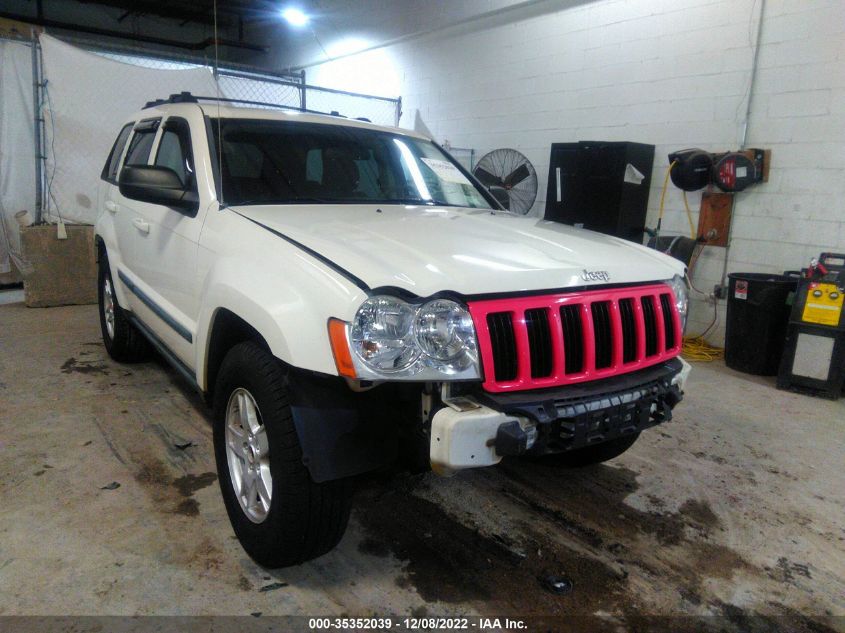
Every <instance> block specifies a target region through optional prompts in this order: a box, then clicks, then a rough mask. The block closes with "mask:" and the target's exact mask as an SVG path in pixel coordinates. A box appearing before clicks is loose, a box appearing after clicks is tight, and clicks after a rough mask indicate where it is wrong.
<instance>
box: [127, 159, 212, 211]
mask: <svg viewBox="0 0 845 633" xmlns="http://www.w3.org/2000/svg"><path fill="white" fill-rule="evenodd" d="M118 188H119V189H120V193H121V194H122V195H123V196H124V197H126V198H130V199H132V200H140V201H141V202H150V203H152V204H162V205H164V206H167V207H173V208H174V209H177V210H178V211H182V212H184V213H194V212H196V210H197V209H198V208H199V198H198V197H197V194H196V193H195V192H193V191H189V190H187V189H185V185H183V184H182V181H181V180H180V179H179V176H178V175H177V174H176V172H175V171H173V170H172V169H170V168H169V167H157V166H154V165H130V166H127V167H124V168H123V169H122V170H121V171H120V178H119V179H118Z"/></svg>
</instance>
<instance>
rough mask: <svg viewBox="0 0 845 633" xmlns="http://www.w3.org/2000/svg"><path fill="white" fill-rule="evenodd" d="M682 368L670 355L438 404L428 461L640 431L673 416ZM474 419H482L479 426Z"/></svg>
mask: <svg viewBox="0 0 845 633" xmlns="http://www.w3.org/2000/svg"><path fill="white" fill-rule="evenodd" d="M688 373H689V365H688V364H687V363H686V362H684V361H683V360H681V359H680V358H673V359H670V360H668V361H666V362H663V363H660V364H659V365H655V366H653V367H648V368H646V369H642V370H639V371H636V372H632V373H630V374H625V375H622V376H616V377H613V378H609V379H605V380H601V381H595V382H589V383H581V384H578V385H571V386H567V387H559V388H552V389H543V390H535V391H521V392H513V393H488V392H485V391H483V390H480V389H477V390H475V391H472V392H469V393H465V394H460V395H459V396H458V397H457V398H456V400H459V401H460V402H461V406H460V407H451V409H450V410H448V411H447V410H446V409H441V410H440V411H438V412H437V414H435V416H434V419H433V421H432V447H431V458H432V466H433V467H434V468H435V470H441V471H449V470H457V469H461V468H468V467H472V466H484V465H490V464H494V463H497V462H498V461H499V460H500V459H501V458H502V456H505V455H523V454H526V455H544V454H548V453H563V452H567V451H573V450H577V449H579V448H584V447H587V446H592V445H595V444H600V443H602V442H607V441H610V440H613V439H616V438H619V437H623V436H626V435H631V434H634V433H639V432H641V431H643V430H645V429H647V428H650V427H652V426H655V425H657V424H661V423H663V422H667V421H669V420H671V419H672V409H673V408H674V407H675V405H677V404H678V403H679V402H680V401H681V399H682V398H683V386H684V383H685V381H686V378H687V375H688ZM467 402H472V403H475V405H476V406H475V407H474V408H473V407H467ZM447 404H448V401H447ZM461 408H463V409H465V410H464V411H461V410H460V409H461ZM473 418H474V419H475V420H478V421H481V420H483V428H482V427H481V426H480V425H479V424H478V423H476V422H474V421H473ZM470 429H472V431H470ZM465 453H466V455H465ZM467 455H471V456H472V458H471V459H467ZM481 455H483V458H481V459H479V456H481ZM438 467H439V468H438Z"/></svg>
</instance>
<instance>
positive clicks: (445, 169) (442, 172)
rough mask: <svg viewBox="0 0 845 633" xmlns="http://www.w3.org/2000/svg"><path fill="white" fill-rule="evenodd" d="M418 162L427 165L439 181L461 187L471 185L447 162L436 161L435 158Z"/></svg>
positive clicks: (422, 159)
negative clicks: (456, 184) (453, 183)
mask: <svg viewBox="0 0 845 633" xmlns="http://www.w3.org/2000/svg"><path fill="white" fill-rule="evenodd" d="M420 160H421V161H422V162H424V163H425V164H426V165H428V167H429V169H431V171H433V172H434V173H435V174H436V175H437V177H438V178H440V179H441V180H445V181H446V182H456V183H458V184H461V185H469V184H471V183H470V181H469V180H468V179H467V177H466V176H464V175H463V174H462V173H461V172H460V170H459V169H458V168H457V167H455V166H454V165H453V164H452V163H450V162H448V161H445V160H438V159H436V158H420Z"/></svg>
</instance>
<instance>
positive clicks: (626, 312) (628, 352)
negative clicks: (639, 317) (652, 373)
mask: <svg viewBox="0 0 845 633" xmlns="http://www.w3.org/2000/svg"><path fill="white" fill-rule="evenodd" d="M619 316H620V317H621V319H622V362H623V363H631V362H633V361H635V360H637V326H636V322H635V320H634V306H633V299H620V300H619Z"/></svg>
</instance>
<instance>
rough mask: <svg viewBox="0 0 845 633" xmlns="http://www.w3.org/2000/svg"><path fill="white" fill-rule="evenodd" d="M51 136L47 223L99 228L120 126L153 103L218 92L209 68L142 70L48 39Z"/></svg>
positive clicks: (46, 71)
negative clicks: (101, 193)
mask: <svg viewBox="0 0 845 633" xmlns="http://www.w3.org/2000/svg"><path fill="white" fill-rule="evenodd" d="M41 49H42V58H43V75H44V79H45V80H46V86H45V89H44V97H43V99H42V100H43V101H44V106H45V107H44V119H45V125H46V132H47V135H46V136H47V142H46V147H45V152H46V155H47V161H46V162H47V165H46V180H47V195H46V196H45V205H46V207H47V208H46V209H45V213H44V216H45V218H46V219H52V220H56V219H58V218H59V217H61V218H62V219H63V220H65V221H66V222H68V221H69V222H77V223H85V224H93V223H94V221H95V220H96V219H97V214H98V210H97V198H98V195H97V193H98V189H99V187H100V183H101V181H100V172H101V171H102V168H103V164H104V163H105V160H106V157H107V155H108V153H109V149H111V146H112V144H113V143H114V139H115V137H116V136H117V133H118V131H120V128H121V126H122V125H123V124H124V123H125V122H126V120H127V119H128V118H129V117H130V116H131V115H132V114H133V113H134V112H137V111H138V110H139V109H140V108H141V107H142V106H143V105H144V103H146V102H147V101H151V100H153V99H156V98H160V97H167V96H168V95H170V94H172V93H176V92H182V91H185V90H187V91H190V92H193V93H194V94H198V95H213V94H214V93H215V84H214V77H213V74H212V72H211V70H210V69H208V68H191V69H187V70H161V69H153V68H142V67H140V66H136V65H134V64H126V63H123V62H119V61H114V60H112V59H108V58H106V57H103V56H102V55H97V54H95V53H89V52H87V51H83V50H81V49H79V48H76V47H75V46H71V45H70V44H65V43H64V42H62V41H60V40H57V39H56V38H53V37H50V36H48V35H42V36H41Z"/></svg>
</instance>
